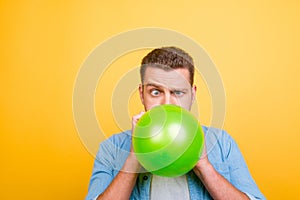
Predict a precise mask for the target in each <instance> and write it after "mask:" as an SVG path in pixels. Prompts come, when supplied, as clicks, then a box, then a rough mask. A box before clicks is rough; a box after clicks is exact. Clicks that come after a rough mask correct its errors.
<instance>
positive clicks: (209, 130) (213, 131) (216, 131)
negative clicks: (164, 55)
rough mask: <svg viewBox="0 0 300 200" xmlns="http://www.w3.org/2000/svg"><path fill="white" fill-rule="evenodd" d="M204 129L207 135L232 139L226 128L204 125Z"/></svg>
mask: <svg viewBox="0 0 300 200" xmlns="http://www.w3.org/2000/svg"><path fill="white" fill-rule="evenodd" d="M202 130H203V132H204V134H205V136H206V137H214V138H218V139H231V136H230V135H229V134H228V133H227V131H225V130H224V129H220V128H215V127H209V126H204V125H202Z"/></svg>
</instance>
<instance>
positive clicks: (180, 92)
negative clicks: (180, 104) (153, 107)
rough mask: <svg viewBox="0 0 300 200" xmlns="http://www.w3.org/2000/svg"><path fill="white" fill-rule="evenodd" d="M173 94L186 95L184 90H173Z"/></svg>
mask: <svg viewBox="0 0 300 200" xmlns="http://www.w3.org/2000/svg"><path fill="white" fill-rule="evenodd" d="M173 94H174V95H175V96H178V97H180V96H182V95H184V92H182V91H173Z"/></svg>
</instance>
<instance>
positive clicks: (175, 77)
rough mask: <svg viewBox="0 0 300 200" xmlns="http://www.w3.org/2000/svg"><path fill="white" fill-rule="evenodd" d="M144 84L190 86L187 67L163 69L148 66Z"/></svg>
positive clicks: (176, 86) (174, 86)
mask: <svg viewBox="0 0 300 200" xmlns="http://www.w3.org/2000/svg"><path fill="white" fill-rule="evenodd" d="M143 85H156V86H164V87H166V86H168V87H170V88H186V87H189V86H190V82H189V72H188V70H187V69H172V70H168V71H166V70H163V69H160V68H153V67H149V68H147V70H146V72H145V76H144V83H143Z"/></svg>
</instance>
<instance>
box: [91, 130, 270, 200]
mask: <svg viewBox="0 0 300 200" xmlns="http://www.w3.org/2000/svg"><path fill="white" fill-rule="evenodd" d="M203 131H204V133H205V142H206V148H207V153H208V159H209V161H210V162H211V163H212V165H213V166H214V168H215V169H216V170H217V171H218V172H219V173H220V174H221V175H222V176H223V177H224V178H226V179H227V180H228V181H229V182H230V183H231V184H232V185H234V186H235V187H236V188H237V189H239V190H240V191H242V192H244V193H246V194H247V195H248V196H249V197H250V198H251V199H265V197H264V196H263V194H262V193H261V192H260V191H259V189H258V187H257V185H256V184H255V182H254V180H253V179H252V177H251V175H250V172H249V170H248V168H247V165H246V163H245V161H244V159H243V156H242V154H241V152H240V150H239V148H238V146H237V144H236V143H235V141H234V140H233V139H232V137H231V136H230V135H229V134H227V133H226V132H225V131H223V130H220V129H216V128H208V127H205V126H203ZM130 144H131V132H130V131H125V132H122V133H119V134H116V135H113V136H111V137H110V138H108V139H107V140H105V141H103V142H102V143H101V144H100V149H99V151H98V153H97V156H96V159H95V163H94V168H93V172H92V176H91V180H90V184H89V190H88V194H87V196H86V200H91V199H95V198H96V197H97V196H98V195H99V194H101V193H102V192H103V191H104V190H105V189H106V188H107V187H108V185H109V184H110V183H111V181H112V180H113V179H114V177H115V176H116V175H117V174H118V172H119V170H120V169H121V168H122V166H123V164H124V162H125V160H126V158H127V156H128V154H129V150H130ZM151 178H152V175H151V173H149V172H147V173H140V174H139V176H138V179H137V182H136V185H135V187H134V189H133V191H132V193H131V197H130V199H138V200H149V199H150V185H151ZM187 182H188V189H189V193H190V199H191V200H194V199H195V200H196V199H212V198H211V196H210V195H209V193H208V191H207V190H206V188H205V187H204V185H203V184H202V183H201V181H200V179H199V178H198V177H197V176H196V175H195V174H194V172H193V170H191V171H190V172H189V173H187Z"/></svg>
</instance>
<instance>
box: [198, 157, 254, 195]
mask: <svg viewBox="0 0 300 200" xmlns="http://www.w3.org/2000/svg"><path fill="white" fill-rule="evenodd" d="M194 172H195V174H196V175H197V176H198V177H199V178H200V180H201V182H202V183H203V185H204V186H205V188H206V189H207V191H208V192H209V194H210V195H211V197H212V198H213V199H215V200H218V199H222V200H224V199H230V200H233V199H249V198H248V196H247V195H246V194H245V193H243V192H241V191H240V190H238V189H237V188H235V187H234V186H233V185H232V184H231V183H230V182H228V181H227V180H226V179H225V178H224V177H223V176H222V175H221V174H219V173H218V172H217V171H216V170H215V169H214V167H213V166H212V164H211V163H210V162H209V160H208V158H207V156H206V155H205V156H204V157H203V158H201V159H200V160H199V162H198V163H197V165H196V166H195V168H194Z"/></svg>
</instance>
